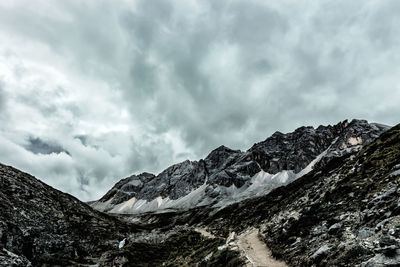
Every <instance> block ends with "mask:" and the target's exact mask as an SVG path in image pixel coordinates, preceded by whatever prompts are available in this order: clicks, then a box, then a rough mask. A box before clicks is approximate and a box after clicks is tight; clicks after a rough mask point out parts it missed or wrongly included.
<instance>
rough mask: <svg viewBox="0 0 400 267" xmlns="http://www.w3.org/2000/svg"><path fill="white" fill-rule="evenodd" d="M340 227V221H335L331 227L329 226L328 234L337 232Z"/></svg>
mask: <svg viewBox="0 0 400 267" xmlns="http://www.w3.org/2000/svg"><path fill="white" fill-rule="evenodd" d="M341 228H342V224H341V223H335V224H333V225H331V227H329V229H328V234H330V235H334V234H337V233H338V232H339V231H340V229H341Z"/></svg>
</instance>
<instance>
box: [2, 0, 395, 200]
mask: <svg viewBox="0 0 400 267" xmlns="http://www.w3.org/2000/svg"><path fill="white" fill-rule="evenodd" d="M398 14H400V1H397V0H386V1H381V0H370V1H364V0H353V1H348V0H337V1H336V0H335V1H333V0H332V1H326V0H321V1H311V0H302V1H298V0H293V1H289V0H280V1H265V0H229V1H228V0H221V1H215V0H201V1H200V0H199V1H195V0H151V1H149V0H133V1H128V0H119V1H117V0H113V1H110V0H108V1H106V0H86V1H75V0H68V1H64V0H57V1H56V0H55V1H47V0H35V1H30V0H15V1H0V162H2V163H4V164H7V165H12V166H14V167H16V168H19V169H21V170H23V171H26V172H29V173H31V174H33V175H35V176H36V177H38V178H39V179H41V180H42V181H44V182H46V183H48V184H50V185H51V186H53V187H55V188H57V189H59V190H62V191H64V192H68V193H70V194H72V195H74V196H76V197H78V198H79V199H81V200H84V201H87V200H94V199H98V198H100V197H101V196H102V195H103V194H104V193H105V192H106V191H107V190H108V189H110V188H111V186H112V185H113V184H114V183H115V182H117V181H119V179H121V178H124V177H127V176H129V175H131V174H134V173H141V172H144V171H146V172H152V173H155V174H157V173H159V172H160V171H162V170H163V169H165V168H166V167H168V166H170V165H171V164H174V163H178V162H180V161H183V160H186V159H190V160H198V159H200V158H204V157H205V156H206V155H207V154H208V153H209V152H210V151H211V150H212V149H214V148H216V147H218V146H220V145H222V144H223V145H226V146H228V147H231V148H233V149H241V150H246V149H248V148H249V147H251V145H252V144H254V143H255V142H259V141H262V140H264V139H266V138H267V137H268V136H269V135H271V134H272V133H274V132H275V131H277V130H279V131H281V132H290V131H293V130H294V129H296V128H297V127H299V126H302V125H312V126H318V125H320V124H323V125H328V124H336V123H338V122H339V121H343V120H345V119H352V118H359V119H367V120H369V121H371V122H379V123H384V124H388V125H395V124H397V123H399V122H400V116H399V114H400V104H399V103H400V82H399V77H400V16H398Z"/></svg>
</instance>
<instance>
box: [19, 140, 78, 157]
mask: <svg viewBox="0 0 400 267" xmlns="http://www.w3.org/2000/svg"><path fill="white" fill-rule="evenodd" d="M25 148H26V149H27V150H29V151H31V152H33V153H35V154H52V153H56V154H60V153H66V154H67V155H70V153H69V152H68V151H67V150H65V149H64V148H63V147H62V146H61V145H59V144H56V143H49V142H45V141H43V140H42V139H40V138H39V137H32V136H30V137H29V138H28V144H27V145H25Z"/></svg>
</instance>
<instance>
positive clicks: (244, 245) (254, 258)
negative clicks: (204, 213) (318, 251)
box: [195, 228, 287, 267]
mask: <svg viewBox="0 0 400 267" xmlns="http://www.w3.org/2000/svg"><path fill="white" fill-rule="evenodd" d="M195 231H196V232H199V233H200V234H202V235H203V236H205V237H209V238H215V236H214V235H213V234H211V233H210V232H208V231H207V230H206V229H204V228H195ZM223 247H229V248H230V249H233V250H239V251H240V252H241V254H242V255H243V257H244V258H246V259H247V263H246V266H247V267H264V266H265V267H287V265H286V263H285V262H283V261H278V260H276V259H275V258H273V257H272V255H271V251H270V250H269V249H268V248H267V246H266V245H265V243H264V242H263V241H261V240H260V238H259V234H258V229H251V230H249V231H247V232H245V233H243V234H241V235H239V236H235V234H234V233H231V234H230V237H229V238H228V239H227V244H226V245H225V246H223Z"/></svg>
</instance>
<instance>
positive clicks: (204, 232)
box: [194, 227, 215, 238]
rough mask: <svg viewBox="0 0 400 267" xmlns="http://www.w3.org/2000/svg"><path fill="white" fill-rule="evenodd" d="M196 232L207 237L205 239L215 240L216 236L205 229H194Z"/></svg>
mask: <svg viewBox="0 0 400 267" xmlns="http://www.w3.org/2000/svg"><path fill="white" fill-rule="evenodd" d="M194 230H195V231H196V232H198V233H200V234H202V235H203V236H205V237H208V238H215V236H214V235H213V234H212V233H210V232H208V231H207V230H206V229H204V228H200V227H196V228H194Z"/></svg>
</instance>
